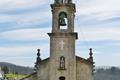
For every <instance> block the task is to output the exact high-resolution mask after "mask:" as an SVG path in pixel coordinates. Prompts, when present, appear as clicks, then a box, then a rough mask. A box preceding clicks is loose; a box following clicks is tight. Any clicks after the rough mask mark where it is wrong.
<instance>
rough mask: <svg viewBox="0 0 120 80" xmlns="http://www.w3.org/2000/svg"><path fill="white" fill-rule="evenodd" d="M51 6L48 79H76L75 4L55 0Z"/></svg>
mask: <svg viewBox="0 0 120 80" xmlns="http://www.w3.org/2000/svg"><path fill="white" fill-rule="evenodd" d="M51 8H52V32H51V33H48V35H49V36H50V72H49V79H50V80H76V56H75V40H76V39H77V38H78V36H77V33H76V32H74V17H75V11H76V10H75V4H73V3H72V1H71V0H55V2H54V4H51Z"/></svg>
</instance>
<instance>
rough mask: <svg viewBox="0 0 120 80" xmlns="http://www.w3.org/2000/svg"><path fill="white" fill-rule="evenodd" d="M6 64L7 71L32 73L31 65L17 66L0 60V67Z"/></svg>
mask: <svg viewBox="0 0 120 80" xmlns="http://www.w3.org/2000/svg"><path fill="white" fill-rule="evenodd" d="M4 66H7V68H8V70H9V73H17V74H31V73H33V68H31V67H23V66H18V65H15V64H11V63H6V62H0V67H4Z"/></svg>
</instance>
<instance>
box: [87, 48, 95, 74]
mask: <svg viewBox="0 0 120 80" xmlns="http://www.w3.org/2000/svg"><path fill="white" fill-rule="evenodd" d="M89 50H90V52H89V55H90V57H89V58H88V60H89V61H90V62H91V63H92V64H93V66H92V74H94V71H95V69H94V68H95V65H94V64H95V63H94V61H93V52H92V48H90V49H89Z"/></svg>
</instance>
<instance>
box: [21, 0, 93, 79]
mask: <svg viewBox="0 0 120 80" xmlns="http://www.w3.org/2000/svg"><path fill="white" fill-rule="evenodd" d="M51 9H52V31H51V33H48V35H49V37H50V57H49V58H47V59H44V60H41V58H40V50H39V49H38V54H37V56H38V57H37V61H36V65H35V68H36V72H35V73H34V75H31V76H29V77H26V78H24V79H21V80H93V71H94V62H93V57H92V49H90V53H89V55H90V57H88V58H87V59H84V58H82V57H79V56H76V55H75V42H76V40H77V39H78V33H77V32H74V18H75V12H76V7H75V4H74V3H72V0H55V1H54V3H53V4H51Z"/></svg>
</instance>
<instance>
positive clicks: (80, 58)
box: [76, 56, 94, 65]
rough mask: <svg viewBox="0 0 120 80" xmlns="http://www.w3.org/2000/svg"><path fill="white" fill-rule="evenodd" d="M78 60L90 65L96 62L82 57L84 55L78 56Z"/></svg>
mask: <svg viewBox="0 0 120 80" xmlns="http://www.w3.org/2000/svg"><path fill="white" fill-rule="evenodd" d="M76 60H80V61H81V62H83V63H86V64H88V65H93V64H94V62H91V61H90V60H89V59H85V58H82V57H79V56H76Z"/></svg>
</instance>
